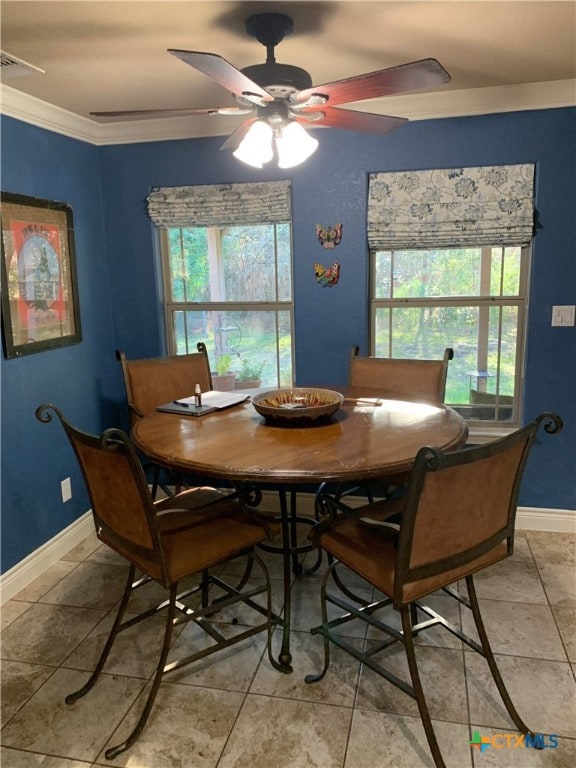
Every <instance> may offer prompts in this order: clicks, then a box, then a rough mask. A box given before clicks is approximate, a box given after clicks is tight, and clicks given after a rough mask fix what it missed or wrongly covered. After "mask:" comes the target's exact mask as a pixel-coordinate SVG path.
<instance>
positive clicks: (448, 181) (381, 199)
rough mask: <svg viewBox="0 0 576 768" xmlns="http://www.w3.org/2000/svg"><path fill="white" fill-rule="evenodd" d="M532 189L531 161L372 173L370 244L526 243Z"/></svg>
mask: <svg viewBox="0 0 576 768" xmlns="http://www.w3.org/2000/svg"><path fill="white" fill-rule="evenodd" d="M533 190H534V166H533V165H528V164H526V165H491V166H483V167H479V168H444V169H440V170H430V171H395V172H392V173H372V174H370V181H369V195H368V242H369V245H370V248H371V249H373V250H400V249H403V250H408V249H417V248H421V249H432V248H454V247H458V246H481V245H527V244H528V243H529V242H530V241H531V240H532V237H533V230H534V192H533Z"/></svg>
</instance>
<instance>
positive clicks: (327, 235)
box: [316, 224, 342, 248]
mask: <svg viewBox="0 0 576 768" xmlns="http://www.w3.org/2000/svg"><path fill="white" fill-rule="evenodd" d="M316 236H317V237H318V242H319V243H320V245H321V246H322V247H323V248H335V247H336V246H337V245H340V241H341V240H342V224H334V226H333V227H323V226H322V224H316Z"/></svg>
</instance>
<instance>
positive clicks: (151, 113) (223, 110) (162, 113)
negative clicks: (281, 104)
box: [90, 107, 253, 120]
mask: <svg viewBox="0 0 576 768" xmlns="http://www.w3.org/2000/svg"><path fill="white" fill-rule="evenodd" d="M252 111H253V110H252V109H249V108H246V109H242V108H241V107H215V108H206V109H187V108H186V107H182V109H178V108H176V109H124V110H118V111H116V112H90V114H91V115H93V116H94V117H128V118H130V117H132V118H134V119H135V120H138V119H139V120H146V119H149V118H154V117H188V116H193V115H248V114H250V112H252Z"/></svg>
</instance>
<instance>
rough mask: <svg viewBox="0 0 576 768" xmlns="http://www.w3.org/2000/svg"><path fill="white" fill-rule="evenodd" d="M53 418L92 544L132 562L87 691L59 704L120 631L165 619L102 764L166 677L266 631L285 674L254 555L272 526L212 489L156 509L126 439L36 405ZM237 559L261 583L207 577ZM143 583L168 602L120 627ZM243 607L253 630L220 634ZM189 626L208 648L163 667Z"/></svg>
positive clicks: (41, 415) (119, 748)
mask: <svg viewBox="0 0 576 768" xmlns="http://www.w3.org/2000/svg"><path fill="white" fill-rule="evenodd" d="M52 413H54V414H56V416H57V417H58V419H59V420H60V422H61V424H62V426H63V428H64V431H65V433H66V435H67V437H68V439H69V440H70V443H71V445H72V448H73V450H74V453H75V454H76V457H77V459H78V462H79V464H80V467H81V470H82V474H83V477H84V480H85V482H86V486H87V490H88V493H89V496H90V501H91V506H92V513H93V516H94V524H95V526H96V533H97V535H98V538H99V539H100V540H101V541H102V542H103V543H105V544H106V545H108V546H109V547H110V548H111V549H113V550H114V551H115V552H117V553H118V554H119V555H121V556H122V557H124V558H125V559H126V560H127V561H128V563H129V568H128V575H127V579H126V585H125V588H124V593H123V596H122V599H121V601H120V605H119V608H118V611H117V614H116V618H115V620H114V624H113V627H112V629H111V631H110V634H109V636H108V639H107V641H106V644H105V646H104V648H103V650H102V653H101V655H100V658H99V660H98V662H97V664H96V667H95V669H94V671H93V673H92V674H91V675H90V677H89V679H88V680H87V682H86V683H85V685H83V686H82V688H80V689H79V690H78V691H75V692H74V693H71V694H69V695H68V696H67V697H66V703H67V704H72V703H73V702H75V701H76V700H77V699H79V698H80V697H82V696H84V695H85V694H86V693H88V691H89V690H90V689H91V688H92V687H93V685H94V684H95V683H96V681H97V679H98V677H99V676H100V673H101V672H102V670H103V668H104V665H105V663H106V660H107V658H108V655H109V653H110V651H111V649H112V646H113V644H114V641H115V639H116V637H117V636H118V635H119V634H120V632H123V631H125V630H127V629H129V628H130V627H133V626H134V625H136V624H139V623H140V622H141V621H143V620H144V619H147V618H149V617H151V616H154V615H156V614H157V613H159V612H160V611H164V612H165V614H166V615H165V619H166V622H165V630H164V640H163V643H162V647H161V650H160V657H159V660H158V664H157V666H156V670H155V672H154V675H153V677H152V685H151V688H150V692H149V694H148V697H147V699H146V702H145V704H144V707H143V710H142V712H141V715H140V717H139V719H138V721H137V723H136V726H135V727H134V729H133V730H132V732H131V733H130V734H129V735H128V736H127V738H126V739H125V740H124V741H123V742H121V743H120V744H117V745H116V746H113V747H110V748H108V749H107V750H106V752H105V756H106V759H107V760H112V759H114V758H115V757H116V756H117V755H119V754H120V753H121V752H124V751H125V750H126V749H128V748H129V747H130V746H131V745H132V744H133V743H134V742H135V741H136V739H137V738H138V736H139V735H140V734H141V732H142V730H143V729H144V726H145V725H146V722H147V720H148V716H149V714H150V711H151V709H152V706H153V704H154V700H155V698H156V695H157V693H158V689H159V687H160V684H161V681H162V678H163V676H164V675H165V674H167V673H169V672H171V671H173V670H176V669H180V668H181V667H184V666H187V665H188V664H191V663H193V662H194V661H196V660H198V659H200V658H203V657H205V656H209V655H211V654H213V653H215V652H216V651H218V650H221V649H223V648H228V647H230V646H231V645H234V644H235V643H239V642H241V641H243V640H245V639H247V638H249V637H251V636H253V635H255V634H257V633H259V632H263V631H266V632H267V648H268V657H269V659H270V663H271V664H272V665H273V667H274V668H276V669H280V670H282V671H284V669H283V667H282V666H281V665H280V664H278V662H277V661H276V660H275V659H274V658H273V656H272V651H271V639H272V630H273V627H274V625H275V624H276V623H278V622H281V619H279V618H278V617H277V616H275V615H274V614H273V613H272V607H271V590H270V578H269V575H268V570H267V568H266V566H265V564H264V563H263V562H262V560H261V559H260V558H259V557H258V555H257V554H256V553H255V552H254V547H255V545H256V544H259V543H261V542H263V541H265V540H266V539H268V538H269V536H270V535H271V534H272V533H273V532H275V530H276V529H277V526H274V525H270V523H269V522H268V521H266V520H265V519H264V518H262V517H261V516H259V515H258V513H257V512H255V511H254V510H251V509H249V508H248V507H246V506H245V505H244V504H243V503H242V501H241V500H238V498H232V496H230V495H228V496H227V495H226V494H224V493H222V492H220V491H217V490H215V489H213V488H193V489H189V490H186V491H183V492H182V493H180V494H178V495H176V496H172V497H169V498H166V499H162V500H161V501H158V502H154V501H153V500H152V496H151V494H150V491H149V489H148V484H147V481H146V477H145V475H144V472H143V470H142V467H141V465H140V462H139V460H138V457H137V455H136V452H135V450H134V448H133V446H132V444H131V443H130V441H129V439H128V437H127V435H126V434H125V433H124V432H122V431H121V430H118V429H107V430H106V431H105V432H103V434H102V435H101V436H96V435H90V434H87V433H85V432H82V431H80V430H78V429H76V428H75V427H74V426H72V425H71V424H70V423H69V422H68V421H67V420H66V419H65V418H64V416H63V415H62V413H61V411H60V410H59V409H58V408H57V407H56V406H54V405H51V404H43V405H41V406H39V407H38V408H37V410H36V417H37V418H38V420H39V421H41V422H44V423H48V422H50V421H52V418H53V416H52ZM233 496H234V497H236V494H233ZM243 555H248V558H249V565H248V568H251V563H252V560H254V561H256V562H257V563H258V565H259V566H260V569H261V571H262V574H263V577H264V579H263V583H262V581H261V580H260V581H258V582H257V583H256V584H254V582H253V583H252V584H251V585H248V586H246V589H244V590H243V591H242V589H243V587H244V586H245V585H246V582H247V580H248V575H249V570H247V571H246V572H245V574H244V577H243V579H242V583H241V584H240V585H237V586H232V585H230V584H228V583H227V582H226V581H224V579H222V578H219V577H217V576H215V575H213V574H212V573H211V569H212V568H213V567H214V566H217V565H220V564H222V563H224V562H226V561H228V560H231V559H233V558H236V557H240V556H243ZM195 574H198V576H199V579H198V580H197V581H198V582H199V583H197V584H196V586H193V587H188V588H186V589H185V590H184V591H182V592H179V585H180V584H181V583H182V582H183V581H184V580H185V579H186V580H187V579H188V578H189V577H191V576H193V575H195ZM150 581H155V582H157V583H158V584H159V585H160V586H162V587H164V588H165V589H166V590H167V593H168V599H167V600H164V601H162V602H161V603H160V604H159V605H158V606H155V607H153V608H150V609H148V610H145V611H143V612H141V613H140V614H138V615H136V616H134V617H132V618H130V619H125V612H126V610H127V607H128V603H129V600H130V597H131V595H132V594H133V592H134V591H135V590H137V589H138V588H140V587H141V586H143V585H144V584H146V583H148V582H150ZM211 589H212V591H213V594H212V596H211V593H210V590H211ZM214 592H215V594H214ZM259 595H263V596H264V598H265V604H264V606H262V605H260V604H259V603H258V602H256V600H255V598H257V597H258V596H259ZM240 603H243V604H244V605H246V606H248V608H250V609H251V610H252V611H255V612H256V614H259V615H260V616H261V617H262V616H263V617H264V618H263V620H261V621H260V623H256V624H255V625H254V626H250V627H248V628H244V629H243V630H241V631H238V632H236V633H235V634H232V635H230V636H225V635H224V634H222V632H221V631H220V630H219V629H218V625H217V624H216V623H214V622H213V621H211V618H212V616H213V615H214V614H215V613H217V612H218V611H221V610H222V609H226V608H230V607H231V606H234V605H237V604H240ZM190 621H194V622H196V624H198V625H199V626H200V627H201V628H202V629H203V630H204V631H205V632H206V633H207V634H208V636H209V637H210V638H211V640H212V641H213V642H212V644H211V645H209V646H208V647H207V648H205V649H203V650H200V651H197V652H195V653H192V654H189V655H187V656H185V657H183V658H179V659H174V660H171V661H169V660H168V656H169V650H170V645H171V640H172V635H173V630H174V628H175V627H177V626H180V625H181V624H184V623H188V622H190ZM232 623H233V624H234V623H235V622H234V620H233V621H232Z"/></svg>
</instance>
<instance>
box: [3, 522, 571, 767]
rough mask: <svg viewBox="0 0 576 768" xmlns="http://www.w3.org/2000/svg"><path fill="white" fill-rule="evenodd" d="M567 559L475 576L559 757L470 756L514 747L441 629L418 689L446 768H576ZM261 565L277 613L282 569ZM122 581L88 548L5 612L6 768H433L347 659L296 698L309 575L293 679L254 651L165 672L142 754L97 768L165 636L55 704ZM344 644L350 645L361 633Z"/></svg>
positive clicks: (297, 599) (146, 640)
mask: <svg viewBox="0 0 576 768" xmlns="http://www.w3.org/2000/svg"><path fill="white" fill-rule="evenodd" d="M575 546H576V541H575V536H574V535H571V534H555V533H540V532H538V533H537V532H526V533H520V534H518V536H517V540H516V551H515V553H514V555H513V557H512V558H509V559H508V560H506V561H504V562H503V563H501V564H498V565H497V566H495V567H493V568H492V570H491V571H488V572H486V573H485V574H483V575H480V576H479V577H478V578H477V591H478V596H479V598H481V605H482V608H483V609H484V615H485V621H486V624H487V627H488V632H489V635H490V637H491V639H492V642H493V648H494V650H495V652H496V654H497V658H498V660H499V663H500V665H501V670H502V672H503V675H504V678H505V680H506V682H507V684H508V685H509V690H510V692H511V694H512V698H513V700H514V701H515V703H516V706H517V709H518V710H519V712H520V715H521V716H523V717H524V719H525V720H526V721H527V722H528V724H529V725H530V727H531V728H532V729H534V730H535V731H536V732H539V733H543V734H548V735H550V734H557V735H558V746H557V747H556V748H547V749H544V750H535V749H528V750H527V749H519V748H517V749H513V748H510V749H496V748H494V747H490V748H488V749H486V750H485V751H484V752H482V753H480V751H479V750H477V749H471V747H470V746H469V741H470V739H471V737H472V734H473V732H474V731H477V732H479V733H480V734H481V736H489V735H495V734H506V733H510V734H513V733H514V732H515V729H514V726H513V724H512V723H511V721H510V720H509V718H508V716H507V714H506V712H505V710H504V708H503V706H502V704H501V702H500V700H499V697H498V693H497V691H496V689H495V687H494V686H493V684H492V682H491V681H490V682H489V680H488V673H487V666H486V662H485V661H484V660H483V659H482V658H480V657H478V656H477V655H476V654H474V653H472V652H471V651H468V650H463V649H462V647H461V644H460V642H459V641H457V640H456V639H455V638H454V637H452V636H451V635H449V634H448V633H444V632H442V633H441V631H440V630H434V634H433V635H432V636H431V637H430V639H428V640H426V641H422V642H420V644H419V646H418V656H419V659H420V662H421V664H422V667H421V669H422V673H423V678H424V685H425V690H426V691H427V693H428V697H429V705H430V708H431V712H432V717H433V719H434V721H435V725H436V730H437V735H438V738H439V742H440V747H441V749H442V751H443V753H444V756H445V759H446V762H447V764H448V766H450V768H488V766H495V767H497V768H540V767H542V768H573V766H575V765H576V684H575V678H574V671H575V668H576V633H575V621H576V602H575V597H576V594H575V574H576V558H575ZM308 557H309V558H310V557H311V555H308ZM266 560H267V562H268V563H269V567H270V570H271V575H272V577H273V580H274V581H273V584H274V588H275V595H276V603H278V600H279V599H280V598H279V596H280V595H281V566H280V560H279V558H278V557H277V556H274V555H266ZM125 572H126V571H125V566H124V564H123V563H122V562H121V561H120V559H119V558H117V557H116V556H115V555H114V554H113V553H111V552H110V550H108V549H107V548H105V547H103V546H102V545H100V544H99V542H98V541H97V540H96V538H95V537H90V538H89V539H87V540H86V541H84V542H83V543H82V544H81V545H79V546H78V547H76V548H75V549H73V550H72V551H71V552H69V553H68V555H67V556H66V557H64V558H62V560H60V561H59V562H58V563H56V564H55V565H54V566H52V567H51V568H50V569H49V570H48V571H46V572H45V573H44V574H43V575H42V576H41V577H39V578H38V579H37V580H36V581H34V582H33V583H31V584H30V585H29V586H28V587H27V588H26V589H24V590H23V591H22V592H20V593H19V594H18V595H17V596H16V597H15V598H14V599H13V600H10V601H9V602H7V603H6V604H4V605H3V606H2V634H1V658H2V669H1V671H2V733H1V743H2V748H1V752H0V762H1V765H2V768H32V767H33V766H42V768H81V767H84V768H87V767H88V766H102V765H116V766H128V767H129V768H420V767H421V766H427V767H428V768H430V767H431V766H432V765H433V763H432V760H431V757H430V754H429V750H428V747H427V743H426V740H425V738H424V733H423V729H422V726H421V724H420V720H419V718H418V716H417V709H416V706H415V702H414V701H412V700H411V699H410V698H409V697H408V696H406V695H405V694H403V693H401V692H400V691H399V690H397V689H396V688H394V687H393V686H391V685H390V684H388V683H387V682H385V681H384V680H382V679H381V678H379V677H377V676H376V675H374V674H373V673H372V672H371V671H370V670H366V669H360V667H359V664H358V663H357V662H356V661H355V660H354V659H351V658H350V657H349V656H348V655H346V654H344V653H342V652H339V651H337V650H336V651H335V652H334V653H333V660H332V666H331V667H330V670H329V672H328V674H327V675H326V677H325V678H324V679H323V681H322V682H320V683H317V684H315V685H307V684H305V683H304V675H305V674H307V673H310V672H314V671H318V670H319V669H320V667H321V663H322V653H321V641H320V639H319V638H317V637H314V636H312V635H310V633H309V631H308V630H309V629H310V627H312V626H314V625H316V624H317V623H318V621H319V600H318V589H319V581H320V575H319V574H316V575H314V576H302V577H299V578H297V579H295V581H294V587H293V623H292V627H293V631H292V653H293V664H294V672H293V673H292V674H290V675H284V674H281V673H279V672H276V671H275V670H274V669H273V668H272V667H271V665H270V664H269V662H268V660H267V658H266V655H265V649H264V637H263V635H259V636H257V637H256V638H252V640H249V641H247V642H246V644H242V645H239V646H236V647H235V648H234V647H233V648H231V649H229V650H227V651H225V652H223V653H220V654H215V655H214V656H212V657H211V658H209V659H204V660H201V661H199V662H197V663H196V664H195V665H193V666H190V667H188V668H185V669H184V670H179V671H178V672H176V673H172V676H171V677H167V678H166V679H165V682H163V684H162V686H161V689H160V693H159V696H158V699H157V702H156V705H155V707H154V709H153V710H152V714H151V717H150V720H149V722H148V725H147V727H146V729H145V731H144V733H143V734H142V736H141V737H140V739H139V740H138V741H137V742H136V744H135V745H134V746H133V747H132V748H131V749H130V750H129V751H127V752H124V753H123V754H121V755H120V756H119V757H118V758H116V760H114V761H112V762H110V761H107V760H106V759H105V758H104V749H105V748H106V746H107V745H110V744H116V743H118V741H120V740H121V739H122V738H124V737H125V736H126V735H127V733H128V732H129V731H128V728H129V726H130V723H131V722H134V719H133V718H134V712H135V711H136V712H137V713H138V712H139V705H140V704H141V699H139V695H140V694H141V692H142V689H143V688H144V687H145V686H146V681H147V680H148V679H149V677H150V675H151V672H152V670H153V667H154V663H155V652H156V650H157V649H158V647H159V646H158V643H159V639H160V636H161V631H162V623H161V621H159V620H157V619H154V620H152V621H151V622H150V625H149V626H146V623H145V624H143V625H142V624H141V625H139V627H137V628H135V629H133V630H128V631H127V632H126V633H124V634H123V635H122V636H121V637H120V638H119V640H118V641H117V644H118V648H117V649H116V650H115V651H113V653H112V656H111V658H110V659H109V662H108V665H107V667H106V668H105V671H104V674H103V675H102V677H101V678H100V681H99V682H98V683H97V684H96V686H95V687H94V688H93V689H92V691H90V692H89V693H88V694H87V695H86V696H85V697H84V698H82V699H80V700H79V701H77V702H76V703H75V704H74V705H72V706H67V705H65V704H64V697H65V695H66V694H67V693H69V692H71V691H74V690H76V689H77V688H78V687H80V686H81V685H82V684H83V683H84V681H85V680H86V678H87V676H88V671H89V670H91V669H93V666H94V664H95V660H96V658H97V654H98V652H99V650H100V648H101V647H102V643H103V639H104V637H105V635H106V632H107V629H108V627H109V625H110V621H111V611H112V609H113V607H114V605H115V604H116V603H117V601H118V598H119V595H120V592H121V590H122V585H123V580H124V574H125ZM350 583H354V577H353V576H352V577H351V580H350ZM354 585H355V586H356V587H358V588H361V584H358V583H357V582H356V583H354ZM145 590H148V593H147V594H146V593H145V591H144V592H143V593H142V594H141V595H140V596H139V598H138V602H140V603H141V604H142V603H144V602H145V601H146V600H151V601H155V600H156V599H157V594H158V591H157V588H156V587H154V586H151V587H146V588H145ZM366 594H370V592H366ZM429 602H430V603H431V604H434V603H435V604H436V605H438V606H441V607H442V608H444V607H445V606H446V604H448V610H450V611H451V612H452V615H453V618H454V619H455V620H456V621H458V620H459V618H460V617H459V613H460V609H459V607H458V606H457V605H456V604H453V601H452V600H451V599H450V598H447V597H445V596H435V597H434V598H432V599H431V600H430V601H429ZM277 607H278V605H277ZM462 621H463V624H464V626H465V628H466V627H468V626H469V623H468V621H467V620H466V619H465V618H463V619H462ZM196 631H197V630H196V628H195V627H193V626H192V625H188V626H187V627H186V629H185V630H184V632H183V633H182V634H181V635H180V636H179V637H178V639H177V640H176V642H177V643H178V644H184V643H190V642H192V641H194V639H195V634H194V633H195V632H196ZM349 634H354V630H351V631H350V632H349ZM278 639H279V638H275V640H276V651H277V650H278V645H279V643H278V642H277V641H278ZM355 642H358V643H361V642H363V638H362V636H361V633H358V637H357V638H356V640H355ZM389 667H390V668H391V669H395V670H400V671H403V670H405V668H406V664H405V662H404V660H403V657H402V655H401V654H399V653H392V654H391V657H390V660H389ZM133 705H134V707H133ZM469 723H472V725H471V726H469ZM501 743H503V742H502V741H501Z"/></svg>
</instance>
